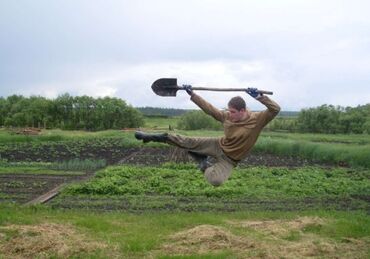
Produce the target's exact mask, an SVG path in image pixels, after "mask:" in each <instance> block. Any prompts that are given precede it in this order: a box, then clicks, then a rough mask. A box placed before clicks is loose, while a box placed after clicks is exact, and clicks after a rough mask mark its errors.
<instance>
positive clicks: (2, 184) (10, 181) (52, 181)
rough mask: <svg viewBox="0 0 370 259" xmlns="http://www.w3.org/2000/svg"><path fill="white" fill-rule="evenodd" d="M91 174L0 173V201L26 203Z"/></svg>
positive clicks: (86, 177)
mask: <svg viewBox="0 0 370 259" xmlns="http://www.w3.org/2000/svg"><path fill="white" fill-rule="evenodd" d="M91 176H92V173H86V175H82V176H81V175H80V176H75V175H74V176H68V175H29V174H7V175H0V193H1V195H0V202H2V201H3V202H17V203H26V202H28V201H31V200H33V199H35V198H37V197H39V196H40V195H42V194H44V193H46V192H48V191H50V190H52V189H53V188H55V187H57V186H59V185H61V184H63V183H71V182H74V181H82V180H85V179H88V178H89V177H91Z"/></svg>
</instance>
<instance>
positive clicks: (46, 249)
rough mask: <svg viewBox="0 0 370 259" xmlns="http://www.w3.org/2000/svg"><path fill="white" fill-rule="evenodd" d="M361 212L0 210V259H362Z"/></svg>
mask: <svg viewBox="0 0 370 259" xmlns="http://www.w3.org/2000/svg"><path fill="white" fill-rule="evenodd" d="M369 236H370V218H369V216H368V215H366V214H365V213H362V212H335V211H306V212H241V213H218V214H214V213H156V214H140V215H135V214H127V213H118V212H115V213H92V212H81V211H73V210H68V211H62V210H52V209H49V208H46V207H43V206H37V207H28V208H24V207H19V206H14V205H6V204H0V258H11V257H27V258H33V257H46V258H50V257H52V258H65V257H73V258H107V257H111V258H279V257H280V258H282V257H284V258H301V257H307V256H309V257H314V258H317V257H318V258H338V257H339V258H368V256H369V255H370V254H369V245H370V239H369Z"/></svg>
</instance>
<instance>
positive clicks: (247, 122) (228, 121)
mask: <svg viewBox="0 0 370 259" xmlns="http://www.w3.org/2000/svg"><path fill="white" fill-rule="evenodd" d="M185 90H186V92H187V93H188V94H189V95H190V96H191V98H190V100H192V101H193V102H194V103H195V104H196V105H198V106H199V107H200V108H201V109H202V110H203V111H204V112H205V113H207V114H209V115H211V116H212V117H213V118H214V119H216V120H218V121H220V122H221V123H222V124H223V127H224V136H223V137H221V138H209V137H187V136H182V135H178V134H168V133H161V134H149V133H144V132H141V131H137V132H135V137H136V138H137V139H138V140H143V142H144V143H147V142H149V141H155V142H163V143H167V144H170V145H174V146H177V147H180V148H183V149H185V150H187V151H188V153H189V154H190V155H191V156H192V157H193V158H194V159H195V160H196V161H197V162H198V163H199V169H200V170H201V171H202V172H204V176H205V178H206V179H207V181H208V182H209V183H210V184H212V185H213V186H219V185H221V184H222V183H223V182H224V181H226V180H227V179H228V178H229V176H230V174H231V170H232V169H233V168H234V167H235V166H236V165H237V164H238V163H239V162H240V161H241V160H243V159H244V158H245V157H246V156H247V155H248V154H249V152H250V150H251V149H252V147H253V146H254V144H255V143H256V141H257V138H258V136H259V134H260V133H261V131H262V129H263V128H264V127H265V126H266V125H267V123H269V122H270V121H271V120H272V119H273V118H274V117H275V116H276V115H277V114H278V113H279V111H280V106H279V105H278V104H277V103H275V102H274V101H272V100H271V99H270V98H268V97H267V96H265V95H262V94H260V93H259V92H258V91H257V89H256V88H249V89H248V90H247V91H246V92H247V93H248V94H249V95H250V96H252V97H253V98H255V99H256V100H258V101H259V102H261V103H262V104H264V105H265V106H266V107H267V109H266V110H264V111H261V112H252V111H250V110H249V109H248V108H247V107H246V104H245V101H244V100H243V98H242V97H240V96H236V97H233V98H231V99H230V101H229V102H228V110H227V111H221V110H219V109H217V108H215V107H214V106H213V105H211V104H210V103H208V102H207V101H205V100H204V99H203V98H202V97H200V96H199V95H197V94H196V93H194V91H193V90H192V87H191V85H186V86H185ZM208 157H213V158H214V160H215V163H213V164H211V163H210V161H209V158H208Z"/></svg>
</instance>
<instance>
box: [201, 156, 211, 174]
mask: <svg viewBox="0 0 370 259" xmlns="http://www.w3.org/2000/svg"><path fill="white" fill-rule="evenodd" d="M211 166H212V164H211V163H210V162H209V161H208V157H206V158H205V159H203V160H202V161H201V162H200V163H199V165H198V168H199V170H200V171H202V172H203V173H204V172H205V171H206V169H207V168H208V167H211Z"/></svg>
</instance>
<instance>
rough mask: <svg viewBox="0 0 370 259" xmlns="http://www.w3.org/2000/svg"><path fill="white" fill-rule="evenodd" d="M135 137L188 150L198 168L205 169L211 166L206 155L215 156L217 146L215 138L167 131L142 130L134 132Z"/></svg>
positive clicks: (203, 170) (145, 141)
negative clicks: (148, 131) (155, 132)
mask: <svg viewBox="0 0 370 259" xmlns="http://www.w3.org/2000/svg"><path fill="white" fill-rule="evenodd" d="M135 138H136V139H138V140H142V141H143V142H144V143H147V142H150V141H154V142H162V143H167V144H170V145H173V146H177V147H179V148H182V149H185V150H187V151H188V153H189V155H190V156H191V157H192V158H194V159H195V161H197V163H198V167H199V170H201V171H202V172H205V170H206V169H207V168H208V167H210V166H211V164H210V162H209V160H208V156H212V157H215V156H216V154H217V153H216V152H215V150H217V146H218V140H217V138H194V137H186V136H181V135H176V134H168V133H159V134H158V133H157V134H153V133H145V132H142V131H136V132H135Z"/></svg>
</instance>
